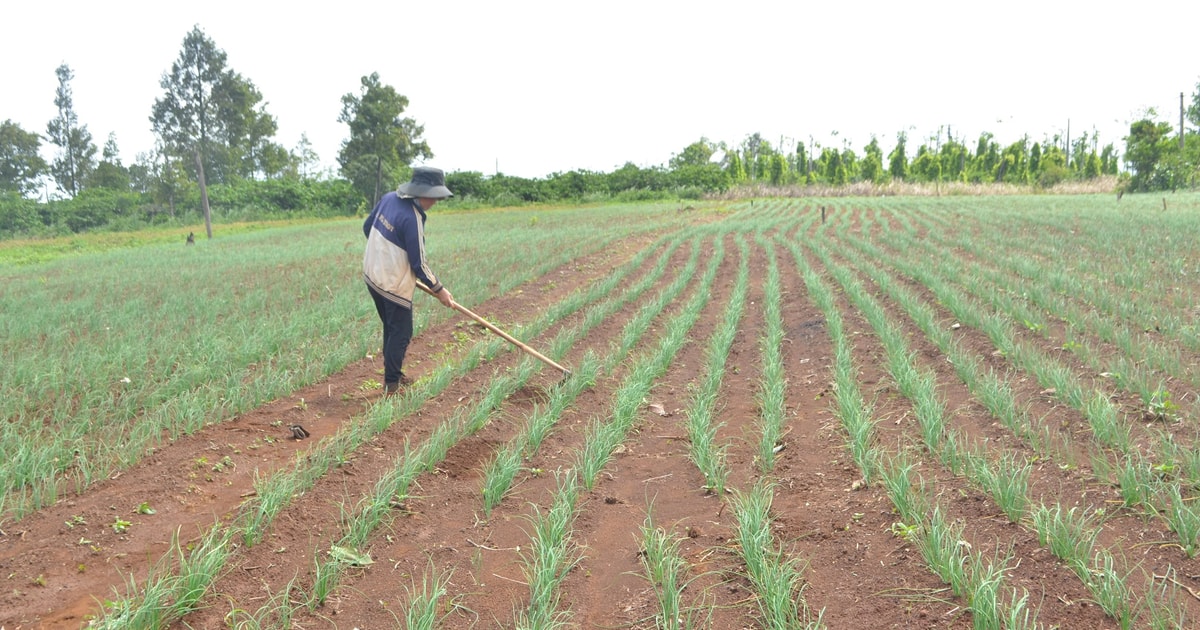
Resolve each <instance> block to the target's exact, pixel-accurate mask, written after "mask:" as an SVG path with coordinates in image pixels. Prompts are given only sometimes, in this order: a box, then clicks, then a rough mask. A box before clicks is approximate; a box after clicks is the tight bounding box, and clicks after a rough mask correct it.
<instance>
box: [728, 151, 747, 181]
mask: <svg viewBox="0 0 1200 630" xmlns="http://www.w3.org/2000/svg"><path fill="white" fill-rule="evenodd" d="M725 156H726V159H727V160H728V162H729V164H728V165H727V166H726V167H725V172H726V173H729V181H731V182H733V183H734V184H740V183H742V182H744V181H746V167H745V166H743V165H742V157H741V155H740V154H738V152H737V150H736V149H734V150H731V151H729V153H727V154H725Z"/></svg>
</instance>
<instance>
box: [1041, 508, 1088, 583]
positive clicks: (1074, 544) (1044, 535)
mask: <svg viewBox="0 0 1200 630" xmlns="http://www.w3.org/2000/svg"><path fill="white" fill-rule="evenodd" d="M1031 516H1032V518H1033V526H1034V529H1035V530H1036V531H1037V534H1038V542H1039V543H1040V544H1041V545H1042V546H1044V547H1049V548H1050V553H1053V554H1054V555H1055V556H1056V557H1058V558H1060V559H1061V560H1062V561H1063V562H1065V563H1067V566H1068V567H1070V568H1071V570H1072V571H1074V572H1075V573H1076V574H1077V575H1079V576H1080V577H1081V578H1086V576H1087V572H1088V561H1089V560H1090V559H1091V557H1092V548H1093V547H1094V546H1095V544H1096V537H1097V536H1098V535H1099V533H1100V530H1099V528H1098V527H1097V525H1098V523H1096V522H1095V521H1096V520H1097V519H1098V516H1097V515H1096V513H1095V512H1093V513H1091V514H1088V513H1087V511H1086V510H1085V509H1081V508H1079V507H1072V508H1071V509H1069V510H1067V509H1064V508H1063V506H1062V504H1059V503H1055V504H1054V505H1053V506H1047V505H1039V506H1037V507H1036V508H1034V510H1033V513H1032V515H1031Z"/></svg>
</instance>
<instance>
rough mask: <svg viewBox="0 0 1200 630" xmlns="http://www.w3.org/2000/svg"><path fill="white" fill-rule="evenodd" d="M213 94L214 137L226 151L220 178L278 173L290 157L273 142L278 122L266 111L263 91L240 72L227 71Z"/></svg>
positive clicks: (284, 167)
mask: <svg viewBox="0 0 1200 630" xmlns="http://www.w3.org/2000/svg"><path fill="white" fill-rule="evenodd" d="M213 97H214V99H215V101H216V105H217V118H218V121H219V122H220V126H219V128H218V129H217V130H216V137H217V139H218V140H220V142H221V145H222V147H223V148H224V150H225V152H226V157H227V159H226V161H225V163H224V164H222V166H223V167H224V169H225V170H226V173H225V176H224V177H222V178H221V179H220V181H229V180H230V179H232V178H233V177H254V176H256V175H262V176H263V177H271V176H276V175H279V174H281V173H282V172H283V171H284V170H285V169H286V168H287V165H288V163H289V159H290V156H289V155H288V153H287V151H286V150H284V148H283V147H282V146H280V145H279V144H277V143H275V142H272V141H271V138H273V137H275V132H276V131H278V130H279V125H278V124H277V123H276V122H275V117H274V116H271V115H270V114H268V113H267V112H266V109H265V108H266V105H265V104H263V102H262V101H263V96H262V93H260V92H259V91H258V88H256V87H254V84H253V83H252V82H250V80H249V79H246V78H245V77H243V76H242V75H241V74H238V73H236V72H233V71H228V72H226V73H225V74H224V75H223V76H222V77H221V82H220V83H219V84H218V85H217V86H216V89H215V90H214V92H213Z"/></svg>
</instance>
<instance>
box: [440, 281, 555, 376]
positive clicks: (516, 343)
mask: <svg viewBox="0 0 1200 630" xmlns="http://www.w3.org/2000/svg"><path fill="white" fill-rule="evenodd" d="M417 287H419V288H420V289H421V290H422V291H424V292H426V293H428V294H429V295H433V291H430V290H429V287H427V286H425V283H423V282H420V281H418V282H417ZM453 304H454V310H456V311H458V312H460V313H462V314H463V315H466V316H467V317H470V318H471V319H473V320H475V321H477V322H479V324H480V325H481V326H483V327H484V328H487V329H488V330H490V331H492V332H494V333H496V334H497V335H500V336H501V337H503V338H504V340H505V341H507V342H509V343H511V344H512V345H514V346H516V347H518V348H520V349H521V350H524V351H525V353H526V354H528V355H529V356H531V357H533V358H535V359H537V360H539V361H541V362H542V363H545V364H546V365H549V366H551V367H553V368H555V369H557V370H559V371H560V372H562V373H563V378H566V377H568V376H570V375H571V370H568V369H567V368H565V367H563V366H561V365H559V364H557V363H555V362H554V361H552V360H550V357H547V356H546V355H544V354H542V353H540V352H538V351H537V350H534V349H533V348H530V347H529V346H527V345H525V344H524V343H521V341H520V340H518V339H517V338H516V337H513V336H512V335H510V334H508V333H506V332H504V331H503V330H500V329H499V328H497V327H496V326H495V325H493V324H492V323H491V322H489V321H488V320H486V319H484V318H482V317H480V316H478V315H476V314H475V313H472V312H471V310H470V309H468V308H467V307H465V306H463V305H462V304H459V303H458V302H453Z"/></svg>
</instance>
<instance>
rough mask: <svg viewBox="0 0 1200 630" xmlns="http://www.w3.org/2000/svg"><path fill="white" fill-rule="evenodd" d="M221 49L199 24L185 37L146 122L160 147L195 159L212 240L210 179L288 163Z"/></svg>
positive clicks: (251, 92) (248, 87)
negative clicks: (228, 65) (148, 121)
mask: <svg viewBox="0 0 1200 630" xmlns="http://www.w3.org/2000/svg"><path fill="white" fill-rule="evenodd" d="M226 61H227V56H226V54H225V51H223V50H221V49H219V48H217V45H216V43H214V42H213V40H212V39H210V38H209V37H208V36H207V35H205V34H204V32H203V31H201V30H200V27H199V26H195V27H193V28H192V30H191V32H189V33H188V34H187V35H186V36H185V37H184V38H183V48H182V50H181V51H180V53H179V58H178V59H177V60H176V61H175V62H174V63H172V64H171V69H170V70H169V71H167V72H164V73H163V76H162V80H161V81H160V82H159V84H160V85H161V86H162V88H163V90H164V94H163V96H162V98H159V99H157V100H155V101H154V108H153V110H152V112H151V115H150V123H151V125H152V127H153V129H154V133H155V134H156V135H157V136H158V138H159V141H160V144H161V145H162V147H163V150H164V151H166V153H167V154H168V155H170V156H173V157H176V158H178V159H179V160H180V161H181V162H182V163H189V162H191V163H194V164H195V169H196V170H195V174H196V181H197V182H198V183H199V184H200V201H201V205H202V208H203V211H204V224H205V229H206V230H207V232H208V237H209V238H212V212H211V210H210V207H209V202H208V181H209V180H211V181H215V182H224V181H231V180H233V179H237V178H240V177H251V176H253V175H255V174H256V173H262V174H263V175H267V176H269V175H273V174H278V173H279V172H282V171H283V169H284V168H285V167H286V157H283V158H281V157H280V156H286V154H287V152H286V151H284V150H283V148H282V147H279V146H278V145H276V144H275V143H273V142H272V141H271V138H272V137H273V136H274V135H275V131H276V124H275V119H274V118H273V117H271V116H270V115H269V114H268V113H267V112H266V110H265V105H263V104H262V101H263V97H262V94H260V93H259V91H258V89H257V88H255V87H254V84H253V83H251V82H250V80H249V79H246V78H245V77H243V76H242V75H240V74H238V73H236V72H234V71H233V70H231V69H229V68H227V67H226Z"/></svg>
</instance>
